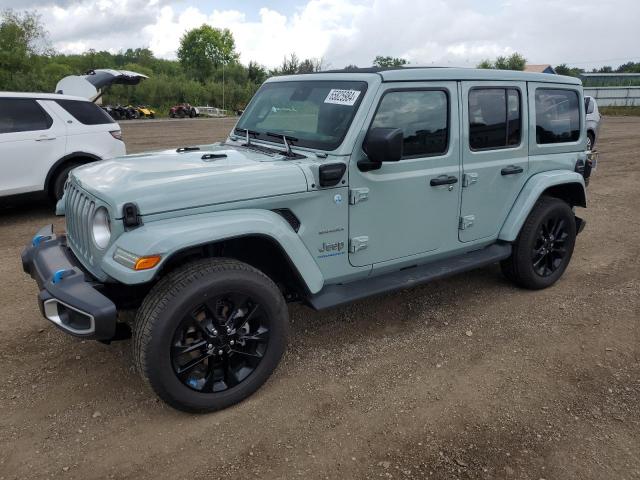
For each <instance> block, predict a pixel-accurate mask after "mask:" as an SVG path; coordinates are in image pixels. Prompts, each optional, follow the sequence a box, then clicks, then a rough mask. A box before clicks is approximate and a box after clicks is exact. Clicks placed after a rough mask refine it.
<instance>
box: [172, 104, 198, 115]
mask: <svg viewBox="0 0 640 480" xmlns="http://www.w3.org/2000/svg"><path fill="white" fill-rule="evenodd" d="M198 114H199V112H198V109H197V108H196V107H192V106H191V105H190V104H188V103H180V104H178V105H175V106H173V107H171V108H170V109H169V117H171V118H185V117H189V118H194V117H197V116H198Z"/></svg>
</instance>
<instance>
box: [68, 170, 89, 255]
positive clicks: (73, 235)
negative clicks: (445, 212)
mask: <svg viewBox="0 0 640 480" xmlns="http://www.w3.org/2000/svg"><path fill="white" fill-rule="evenodd" d="M65 193H66V195H65V204H64V213H65V217H66V219H67V240H68V241H69V243H70V244H71V246H72V247H73V250H74V252H75V253H76V255H80V256H82V257H84V258H85V259H87V260H89V261H90V262H91V263H93V255H92V249H91V219H92V218H93V213H94V212H95V210H96V202H95V201H93V200H92V199H91V198H89V196H88V195H87V194H86V193H84V192H83V191H82V190H80V188H78V187H77V186H76V185H74V184H73V182H69V184H68V185H67V191H66V192H65Z"/></svg>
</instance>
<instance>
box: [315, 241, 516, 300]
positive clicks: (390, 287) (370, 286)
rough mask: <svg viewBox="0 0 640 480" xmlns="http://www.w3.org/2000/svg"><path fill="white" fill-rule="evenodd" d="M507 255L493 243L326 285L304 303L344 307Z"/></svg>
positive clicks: (508, 249) (504, 248)
mask: <svg viewBox="0 0 640 480" xmlns="http://www.w3.org/2000/svg"><path fill="white" fill-rule="evenodd" d="M510 255H511V245H510V244H508V243H501V244H498V243H495V244H493V245H490V246H488V247H485V248H483V249H481V250H475V251H473V252H469V253H464V254H462V255H458V256H457V257H449V258H446V259H441V260H436V261H434V262H431V263H427V264H425V265H418V266H416V267H410V268H406V269H404V270H400V271H397V272H391V273H386V274H384V275H379V276H377V277H367V278H365V279H363V280H357V281H355V282H350V283H344V284H338V285H327V286H326V287H324V288H323V289H322V290H320V291H319V292H318V293H316V294H315V295H311V296H310V297H309V298H307V302H308V303H309V305H310V306H311V308H313V309H314V310H324V309H325V308H330V307H335V306H338V305H343V304H345V303H350V302H353V301H356V300H360V299H362V298H366V297H370V296H373V295H379V294H381V293H389V292H393V291H396V290H401V289H404V288H410V287H413V286H415V285H420V284H423V283H427V282H431V281H433V280H438V279H440V278H445V277H449V276H451V275H455V274H458V273H462V272H466V271H468V270H474V269H476V268H480V267H485V266H487V265H491V264H493V263H496V262H499V261H500V260H504V259H505V258H508V257H509V256H510Z"/></svg>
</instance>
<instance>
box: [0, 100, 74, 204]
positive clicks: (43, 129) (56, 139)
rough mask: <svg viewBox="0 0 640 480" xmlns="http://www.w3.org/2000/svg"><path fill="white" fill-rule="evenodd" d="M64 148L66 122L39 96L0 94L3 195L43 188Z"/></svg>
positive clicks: (0, 192)
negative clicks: (3, 95)
mask: <svg viewBox="0 0 640 480" xmlns="http://www.w3.org/2000/svg"><path fill="white" fill-rule="evenodd" d="M64 152H65V128H64V125H62V124H61V122H60V120H59V119H55V118H54V117H52V116H51V115H49V114H48V113H47V112H46V111H45V109H44V108H43V107H42V106H41V105H40V104H39V103H38V101H37V100H34V99H29V98H7V97H5V98H1V97H0V172H1V174H0V178H1V179H2V180H0V195H13V194H19V193H25V192H32V191H38V190H42V189H43V188H44V180H45V178H46V176H47V173H48V172H49V168H50V167H51V165H53V163H55V162H56V161H57V160H58V159H59V158H61V157H63V156H64Z"/></svg>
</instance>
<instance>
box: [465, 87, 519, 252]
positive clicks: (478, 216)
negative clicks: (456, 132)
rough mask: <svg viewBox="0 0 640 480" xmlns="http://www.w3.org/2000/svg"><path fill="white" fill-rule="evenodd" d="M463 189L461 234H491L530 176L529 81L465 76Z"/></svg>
mask: <svg viewBox="0 0 640 480" xmlns="http://www.w3.org/2000/svg"><path fill="white" fill-rule="evenodd" d="M461 99H462V112H463V113H462V132H463V134H462V142H461V143H462V170H463V179H462V183H463V189H462V204H461V208H460V231H459V237H460V241H462V242H470V241H474V240H481V239H491V238H493V237H496V236H497V235H498V232H499V230H500V228H501V227H502V224H503V223H504V220H505V219H506V217H507V214H508V213H509V210H510V209H511V207H512V205H513V202H514V201H515V199H516V197H517V196H518V193H520V190H522V187H523V185H524V182H525V180H526V179H527V170H528V168H529V157H528V155H529V153H528V152H529V150H528V129H527V121H526V119H527V118H528V116H527V101H526V99H527V87H526V83H525V82H462V96H461Z"/></svg>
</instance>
